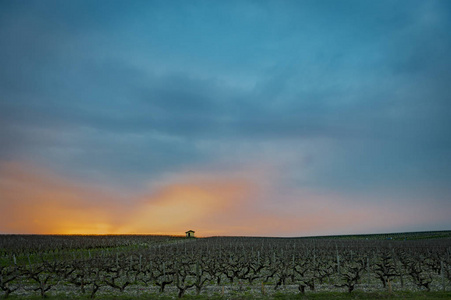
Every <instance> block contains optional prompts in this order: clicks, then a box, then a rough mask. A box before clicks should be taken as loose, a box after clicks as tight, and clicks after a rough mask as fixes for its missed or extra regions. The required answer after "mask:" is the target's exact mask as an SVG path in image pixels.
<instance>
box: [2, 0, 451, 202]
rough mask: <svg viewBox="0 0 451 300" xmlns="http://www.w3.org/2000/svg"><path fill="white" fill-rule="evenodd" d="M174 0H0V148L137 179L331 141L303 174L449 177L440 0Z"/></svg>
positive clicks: (376, 182) (353, 179) (356, 179)
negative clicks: (173, 0) (227, 149)
mask: <svg viewBox="0 0 451 300" xmlns="http://www.w3.org/2000/svg"><path fill="white" fill-rule="evenodd" d="M179 4H180V5H174V4H168V3H162V2H147V1H146V2H133V3H131V4H127V3H126V2H125V1H117V2H116V1H114V2H110V1H109V2H91V1H88V2H78V1H77V2H65V3H62V2H51V1H46V2H30V3H28V2H27V3H25V2H15V3H14V2H2V6H3V9H1V11H2V12H1V13H0V14H1V18H0V19H1V21H0V24H1V26H0V40H2V41H3V42H2V47H1V49H0V62H1V65H2V68H1V69H0V93H1V95H0V96H1V100H0V119H1V120H0V122H1V123H0V124H1V125H2V126H1V129H0V138H1V140H2V147H1V149H0V158H1V159H22V158H31V159H32V160H37V161H41V162H45V163H49V164H52V165H54V166H58V167H59V168H61V169H64V170H71V171H72V172H82V173H83V172H84V173H90V172H92V174H95V176H105V177H106V178H108V177H113V178H114V177H119V178H123V177H124V176H130V178H132V179H131V180H134V179H136V178H149V177H157V176H158V175H159V174H161V173H164V172H166V171H172V170H177V169H178V168H183V167H185V166H196V165H201V164H203V163H208V162H211V161H215V160H220V159H221V157H218V155H220V154H221V155H224V154H223V153H222V152H221V151H219V149H221V148H222V147H223V146H222V145H223V144H230V145H242V144H243V143H248V144H251V145H254V144H255V145H259V143H262V142H265V143H270V144H271V145H272V147H273V148H274V149H279V152H280V153H283V152H284V151H283V150H284V149H285V148H286V145H287V144H289V145H291V144H292V143H293V141H296V142H299V143H310V142H314V141H316V140H327V141H328V142H329V145H330V148H331V149H332V150H331V152H333V153H334V154H331V155H330V156H329V157H325V158H323V157H317V156H315V154H314V153H313V154H312V157H314V160H315V161H316V162H315V164H314V166H315V168H316V171H315V175H312V177H311V178H309V179H308V180H307V183H306V182H305V178H303V179H300V180H299V182H298V184H300V185H302V184H311V185H314V186H319V187H325V188H330V189H343V190H349V189H352V188H361V189H370V188H373V189H377V187H380V186H388V185H396V184H400V183H402V184H403V186H405V187H407V186H410V185H417V183H419V182H424V181H436V182H437V183H434V184H437V185H439V186H441V185H442V182H445V181H446V179H448V178H449V176H450V175H451V165H450V160H449V158H448V157H449V156H448V153H449V152H450V151H451V139H450V136H451V131H450V130H451V129H450V128H451V124H450V118H449V117H448V116H449V115H450V113H451V104H450V102H449V101H448V100H449V96H450V95H451V91H450V87H449V84H448V83H449V82H450V81H451V73H450V71H449V70H451V57H450V55H449V53H450V50H451V44H450V38H449V37H448V33H449V29H450V28H451V26H450V19H451V17H450V14H449V12H450V9H449V8H450V7H449V4H448V3H447V2H444V1H431V2H427V3H426V2H422V1H418V2H411V1H401V2H396V3H394V2H391V1H378V2H369V1H368V2H362V1H355V2H347V3H345V4H343V3H339V2H336V1H326V2H321V3H319V2H297V1H283V2H281V1H274V2H265V3H260V4H259V3H253V2H230V3H202V5H200V4H199V3H197V4H193V5H188V4H186V3H182V2H180V3H179ZM205 142H207V143H209V145H210V146H209V147H203V146H202V145H203V143H205ZM232 147H233V146H232ZM254 147H258V146H254ZM236 148H240V147H239V146H237V147H236ZM244 148H246V147H244ZM249 148H250V149H251V150H247V152H246V151H245V152H243V153H235V154H234V155H236V156H240V155H241V156H242V157H251V156H253V151H255V152H258V150H259V149H253V148H252V146H250V147H248V148H246V149H249ZM292 151H293V152H296V151H297V149H296V147H293V150H292ZM273 152H274V154H273V155H274V156H277V152H278V150H274V151H273ZM313 152H314V151H313ZM298 167H299V166H297V165H295V164H294V165H293V166H292V168H293V169H296V168H298ZM124 174H128V175H124ZM401 178H402V180H401ZM434 184H432V185H434ZM446 201H447V200H446Z"/></svg>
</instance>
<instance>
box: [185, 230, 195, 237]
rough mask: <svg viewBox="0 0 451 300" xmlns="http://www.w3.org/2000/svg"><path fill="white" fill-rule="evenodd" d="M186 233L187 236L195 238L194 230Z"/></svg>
mask: <svg viewBox="0 0 451 300" xmlns="http://www.w3.org/2000/svg"><path fill="white" fill-rule="evenodd" d="M185 233H186V237H187V238H193V237H194V230H188V231H187V232H185Z"/></svg>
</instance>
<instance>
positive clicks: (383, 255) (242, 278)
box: [0, 236, 451, 298]
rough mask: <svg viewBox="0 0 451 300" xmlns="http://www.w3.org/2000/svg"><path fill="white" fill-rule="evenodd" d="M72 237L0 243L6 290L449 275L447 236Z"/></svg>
mask: <svg viewBox="0 0 451 300" xmlns="http://www.w3.org/2000/svg"><path fill="white" fill-rule="evenodd" d="M2 238H4V237H1V236H0V239H2ZM10 238H11V237H10ZM21 238H24V237H21ZM98 238H99V239H100V238H102V237H98ZM25 239H26V238H25ZM74 239H76V240H77V241H76V243H77V245H78V246H79V247H80V248H79V249H77V248H73V247H67V248H64V247H63V248H58V247H57V246H55V247H53V248H52V246H51V244H50V245H47V246H46V247H45V249H42V250H39V249H36V248H33V247H31V248H30V251H29V252H27V247H26V246H25V245H23V244H22V243H21V242H20V241H19V242H17V243H18V244H17V245H19V244H20V245H21V246H20V247H19V246H17V249H14V247H12V246H10V247H9V248H7V247H3V248H2V251H3V252H2V257H1V259H2V262H3V263H2V264H1V265H0V268H1V269H0V271H1V272H0V289H1V291H2V293H3V296H4V297H7V296H9V295H11V294H19V295H20V294H27V293H28V294H29V293H38V294H40V295H41V296H43V297H45V296H46V295H48V294H49V293H52V292H55V293H56V292H61V291H67V292H70V293H73V294H76V295H89V296H90V297H92V298H94V297H95V296H96V295H98V294H99V293H118V294H121V293H127V292H129V291H132V290H133V291H136V290H140V291H150V292H160V293H174V294H177V295H178V297H183V295H184V294H185V293H187V292H189V293H192V294H201V293H206V290H208V289H211V288H216V289H219V290H221V289H222V291H224V287H233V288H235V289H236V290H245V289H247V288H251V287H252V288H255V287H258V289H259V290H260V291H261V293H263V294H265V293H270V292H271V291H274V290H278V289H284V288H291V289H295V290H296V291H298V292H299V293H305V292H306V291H315V290H318V289H322V288H324V287H325V286H326V287H331V288H334V289H336V290H345V291H348V292H352V291H353V290H355V289H359V288H363V287H372V288H376V289H387V290H390V291H391V290H392V289H399V290H405V289H416V290H425V291H430V290H446V289H447V288H448V287H449V286H450V283H451V240H450V239H433V240H421V241H383V240H382V241H381V240H368V241H367V240H332V239H327V240H320V239H289V238H247V237H246V238H245V237H243V238H239V237H234V238H232V237H229V238H225V237H213V238H203V239H180V238H176V237H173V238H169V239H168V238H167V237H166V238H165V239H163V238H162V237H158V238H156V239H153V238H152V237H149V236H147V237H146V238H145V237H142V238H138V239H137V240H135V241H134V242H133V243H129V244H127V245H125V246H124V245H122V244H121V243H119V246H120V247H118V245H115V247H113V246H110V247H105V246H102V245H101V244H98V245H97V246H96V245H94V246H92V245H91V244H92V241H90V240H89V239H88V241H89V242H87V244H86V245H83V239H84V237H78V238H74ZM10 244H11V245H12V244H13V243H11V241H10ZM74 244H75V242H74ZM94 244H95V243H94ZM0 245H1V244H0ZM91 246H92V247H91ZM5 262H8V263H5ZM448 289H449V288H448Z"/></svg>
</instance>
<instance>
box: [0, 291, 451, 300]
mask: <svg viewBox="0 0 451 300" xmlns="http://www.w3.org/2000/svg"><path fill="white" fill-rule="evenodd" d="M8 299H26V300H38V299H42V298H41V297H40V296H37V295H33V296H23V297H20V296H17V295H11V296H9V297H8ZM46 299H49V300H60V299H61V300H63V299H90V298H89V296H87V295H86V296H80V295H72V296H71V295H67V294H61V295H50V296H48V297H46ZM95 299H99V300H113V299H125V300H132V299H158V300H169V299H178V298H177V297H176V296H175V295H169V294H158V293H157V294H151V293H144V294H141V295H139V296H132V295H127V293H124V294H122V295H98V296H96V298H95ZM182 299H218V300H219V299H221V300H225V299H230V300H240V299H243V300H247V299H261V300H266V299H268V300H269V299H275V300H289V299H306V300H307V299H312V300H315V299H318V300H321V299H451V292H394V293H391V294H389V293H388V292H359V291H356V292H352V293H345V292H315V293H306V294H305V295H302V294H299V293H296V294H293V293H282V292H278V293H276V294H274V295H271V296H265V295H259V296H257V295H255V294H250V293H247V292H242V293H232V294H225V295H221V294H219V293H215V294H213V295H209V296H207V295H200V296H194V295H185V296H184V297H183V298H182Z"/></svg>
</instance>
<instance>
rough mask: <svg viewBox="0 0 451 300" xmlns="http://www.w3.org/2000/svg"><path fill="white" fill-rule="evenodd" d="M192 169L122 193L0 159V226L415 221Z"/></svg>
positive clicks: (264, 229) (380, 224) (81, 228)
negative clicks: (129, 193)
mask: <svg viewBox="0 0 451 300" xmlns="http://www.w3.org/2000/svg"><path fill="white" fill-rule="evenodd" d="M198 175H199V174H188V173H187V174H183V176H179V177H180V178H177V180H175V181H174V180H167V182H163V183H162V184H160V185H159V186H158V188H155V187H154V188H150V189H148V190H144V191H139V192H136V193H135V194H134V196H131V197H130V198H127V199H124V198H123V197H121V196H118V195H117V193H114V192H112V191H111V190H105V189H100V188H98V187H92V186H88V185H87V184H86V183H81V182H77V181H74V180H68V179H65V178H64V177H61V176H59V175H58V174H55V173H53V172H51V171H49V170H46V169H43V168H38V167H36V166H32V165H29V164H25V163H18V162H8V163H0V195H1V198H0V233H34V234H170V235H182V234H183V233H184V232H185V231H186V230H189V229H192V230H195V231H196V234H197V235H198V236H213V235H260V236H280V235H285V236H290V235H291V236H299V235H302V234H303V235H318V234H330V233H345V232H348V233H358V232H362V233H363V232H365V231H370V230H373V231H374V228H376V229H378V230H382V231H383V230H390V228H391V227H390V226H405V225H406V224H410V223H412V222H414V221H418V217H417V219H415V220H414V221H413V218H412V215H414V214H415V210H413V209H410V210H409V209H406V208H404V207H401V206H400V207H399V209H397V207H396V205H392V206H390V207H389V208H388V209H387V208H386V207H384V206H383V205H382V206H381V205H380V204H377V203H376V204H373V203H372V202H371V203H367V204H362V203H360V202H358V201H352V200H348V199H343V198H340V197H339V196H338V195H330V194H327V195H324V194H321V193H315V192H309V191H305V190H300V191H295V192H294V193H293V194H294V195H295V196H292V199H283V198H282V196H280V195H279V194H278V193H279V192H278V191H277V189H276V191H272V190H271V189H270V188H271V187H270V186H267V184H266V185H265V186H264V187H263V188H262V187H258V181H259V180H261V179H262V176H264V174H263V175H262V173H261V172H260V171H257V172H253V171H252V170H250V171H249V174H248V176H247V177H246V176H241V177H240V176H233V174H232V175H230V174H229V175H230V176H228V175H227V174H226V175H220V174H219V173H211V172H210V173H209V172H206V174H203V176H198ZM271 176H272V175H271V174H270V178H271V180H275V179H274V177H271ZM262 181H263V182H270V180H266V181H265V178H263V180H262ZM268 198H269V199H270V200H269V201H268V200H267V199H268ZM265 199H266V200H265ZM272 199H277V200H278V201H279V199H280V201H283V202H274V201H271V200H272ZM418 209H419V208H416V210H418ZM396 211H398V213H397V212H396ZM399 211H402V212H403V214H399ZM433 213H434V212H431V213H430V214H429V217H428V216H426V217H424V220H422V221H423V222H426V221H427V220H428V219H429V218H430V215H431V214H433ZM434 216H435V217H437V216H438V217H443V218H446V216H441V215H440V214H439V213H436V215H434Z"/></svg>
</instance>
